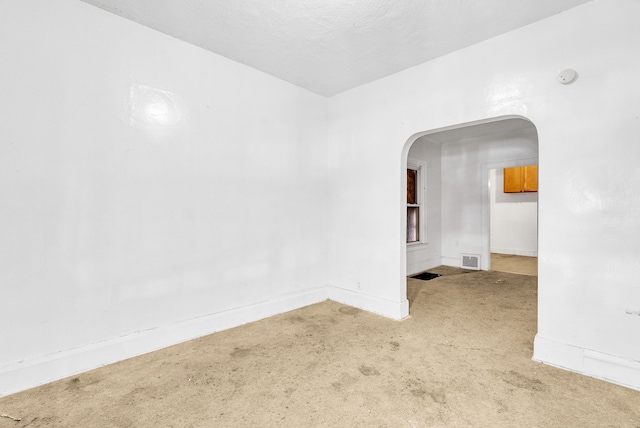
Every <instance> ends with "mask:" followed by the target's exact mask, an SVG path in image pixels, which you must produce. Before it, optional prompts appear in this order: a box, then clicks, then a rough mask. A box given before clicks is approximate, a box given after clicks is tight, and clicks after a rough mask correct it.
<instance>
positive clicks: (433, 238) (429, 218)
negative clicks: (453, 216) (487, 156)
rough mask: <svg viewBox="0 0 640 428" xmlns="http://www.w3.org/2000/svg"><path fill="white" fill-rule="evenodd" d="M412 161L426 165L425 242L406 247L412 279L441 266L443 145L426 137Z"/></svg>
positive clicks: (413, 149)
mask: <svg viewBox="0 0 640 428" xmlns="http://www.w3.org/2000/svg"><path fill="white" fill-rule="evenodd" d="M409 159H417V160H419V161H422V162H424V164H425V170H426V177H423V185H424V189H423V201H424V202H423V203H422V209H423V210H425V219H424V226H425V227H426V230H423V235H424V239H425V242H421V243H416V244H407V275H413V274H415V273H419V272H423V271H425V270H428V269H431V268H434V267H436V266H440V265H441V264H442V248H441V247H442V241H441V229H442V219H441V208H440V206H441V201H440V199H441V183H440V182H441V178H440V174H441V168H440V164H441V154H440V144H439V143H436V142H432V141H430V140H429V139H428V138H427V137H422V138H419V139H418V140H416V142H415V143H414V144H413V145H412V146H411V150H410V151H409Z"/></svg>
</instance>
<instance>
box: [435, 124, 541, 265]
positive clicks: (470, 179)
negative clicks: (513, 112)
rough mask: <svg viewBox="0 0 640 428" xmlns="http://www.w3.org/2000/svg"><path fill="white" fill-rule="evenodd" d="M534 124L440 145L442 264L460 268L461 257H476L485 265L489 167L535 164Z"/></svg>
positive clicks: (487, 257) (487, 231)
mask: <svg viewBox="0 0 640 428" xmlns="http://www.w3.org/2000/svg"><path fill="white" fill-rule="evenodd" d="M537 155H538V139H537V135H536V131H535V129H533V128H530V129H525V130H518V131H510V132H506V133H500V134H490V135H481V136H478V137H471V138H465V139H462V140H456V141H451V142H448V143H445V144H443V145H442V263H443V264H444V265H448V266H462V255H463V254H472V255H478V256H480V266H481V268H482V269H485V270H486V269H488V268H489V248H490V247H489V237H490V232H489V224H490V222H489V208H490V196H489V171H490V170H491V169H492V168H504V167H505V166H515V165H529V164H532V163H537Z"/></svg>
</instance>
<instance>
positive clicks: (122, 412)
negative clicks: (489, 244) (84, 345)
mask: <svg viewBox="0 0 640 428" xmlns="http://www.w3.org/2000/svg"><path fill="white" fill-rule="evenodd" d="M435 271H438V272H440V273H443V274H444V276H442V277H440V278H437V279H434V280H432V281H419V280H414V279H409V280H408V290H407V291H408V296H409V299H410V307H411V316H410V318H408V319H406V320H404V321H401V322H399V321H393V320H389V319H386V318H383V317H380V316H377V315H374V314H371V313H367V312H364V311H361V310H358V309H354V308H351V307H348V306H345V305H341V304H338V303H334V302H330V301H327V302H324V303H319V304H316V305H312V306H309V307H306V308H302V309H298V310H295V311H292V312H289V313H285V314H281V315H278V316H274V317H271V318H269V319H266V320H263V321H259V322H255V323H252V324H248V325H245V326H242V327H238V328H234V329H231V330H227V331H224V332H220V333H217V334H213V335H210V336H207V337H203V338H201V339H198V340H194V341H190V342H186V343H183V344H180V345H177V346H173V347H170V348H167V349H164V350H161V351H158V352H154V353H151V354H148V355H144V356H141V357H137V358H133V359H130V360H127V361H123V362H120V363H116V364H112V365H109V366H106V367H103V368H100V369H98V370H94V371H91V372H88V373H84V374H81V375H79V376H75V377H72V378H69V379H64V380H61V381H58V382H54V383H51V384H48V385H45V386H42V387H39V388H35V389H32V390H29V391H25V392H23V393H19V394H14V395H11V396H8V397H4V398H1V399H0V412H1V413H5V414H9V415H11V416H13V417H16V418H21V421H19V422H16V421H13V420H10V419H8V418H0V428H5V427H7V428H9V427H10V428H13V427H16V428H17V427H27V426H28V427H83V428H86V427H140V428H145V427H154V428H158V427H394V428H395V427H408V428H411V427H580V428H584V427H629V428H639V427H640V392H638V391H633V390H630V389H627V388H623V387H621V386H617V385H613V384H610V383H607V382H604V381H601V380H596V379H592V378H589V377H585V376H581V375H578V374H575V373H571V372H567V371H564V370H560V369H557V368H553V367H549V366H546V365H543V364H540V363H536V362H533V361H532V360H531V355H532V346H533V345H532V344H533V338H534V335H535V333H536V300H537V298H536V290H537V286H536V277H535V276H526V275H516V274H509V273H502V272H469V271H462V270H460V269H455V268H444V267H443V268H440V269H439V270H438V269H436V270H435Z"/></svg>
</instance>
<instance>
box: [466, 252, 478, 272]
mask: <svg viewBox="0 0 640 428" xmlns="http://www.w3.org/2000/svg"><path fill="white" fill-rule="evenodd" d="M462 267H463V268H466V269H480V255H479V254H463V255H462Z"/></svg>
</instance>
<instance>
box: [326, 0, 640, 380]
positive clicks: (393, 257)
mask: <svg viewBox="0 0 640 428" xmlns="http://www.w3.org/2000/svg"><path fill="white" fill-rule="evenodd" d="M638 16H640V2H637V1H635V0H607V1H604V0H596V1H593V2H590V3H587V4H585V5H583V6H580V7H577V8H574V9H571V10H569V11H567V12H565V13H562V14H559V15H556V16H554V17H551V18H548V19H546V20H543V21H540V22H538V23H535V24H532V25H529V26H527V27H524V28H522V29H519V30H517V31H513V32H511V33H507V34H505V35H502V36H499V37H496V38H494V39H491V40H488V41H486V42H483V43H480V44H477V45H474V46H471V47H469V48H466V49H463V50H460V51H457V52H455V53H453V54H450V55H447V56H444V57H441V58H438V59H436V60H433V61H430V62H427V63H425V64H422V65H419V66H416V67H414V68H411V69H408V70H405V71H403V72H400V73H397V74H394V75H392V76H389V77H387V78H384V79H381V80H378V81H376V82H373V83H371V84H368V85H364V86H361V87H358V88H355V89H353V90H351V91H348V92H345V93H343V94H340V95H337V96H334V97H332V98H331V99H330V100H329V140H328V141H329V186H330V187H329V206H330V213H329V221H330V227H329V230H330V240H331V241H330V252H329V254H330V256H329V260H330V271H329V282H330V284H332V286H333V287H334V288H335V289H337V290H339V293H340V294H341V296H348V297H349V300H350V301H351V302H353V303H355V304H356V305H359V306H360V307H364V308H366V309H370V310H376V311H379V312H382V313H385V314H388V315H391V316H397V317H398V318H401V317H402V316H406V314H407V311H408V308H407V305H406V286H405V273H406V243H405V242H404V241H405V236H404V234H405V225H404V222H405V220H404V215H405V214H404V210H405V208H404V203H403V199H404V197H405V195H404V189H405V182H404V181H405V178H404V177H405V174H404V170H405V167H406V157H407V152H408V148H409V145H410V144H412V143H413V141H414V139H415V138H416V137H418V136H420V135H421V134H422V133H423V132H425V131H429V130H434V129H441V128H446V127H450V126H454V125H457V124H463V123H469V122H474V121H482V120H487V119H490V118H495V117H500V116H505V115H521V116H525V117H527V118H528V119H530V120H531V121H532V122H533V123H534V124H535V126H536V128H537V131H538V139H539V162H540V170H539V188H540V194H539V249H538V251H539V254H538V255H539V278H538V279H539V305H538V307H539V320H538V329H539V330H538V335H537V337H536V342H535V355H534V358H535V359H537V360H541V361H544V362H547V363H549V364H554V365H558V366H561V367H565V368H569V369H571V370H575V371H578V372H582V373H587V374H590V375H592V376H597V377H602V378H607V379H610V380H613V381H615V382H618V383H622V384H625V385H628V386H632V387H634V388H640V363H639V362H640V341H638V340H637V338H638V337H639V335H640V316H638V314H639V313H640V306H639V305H640V304H639V303H638V302H640V287H638V286H637V285H636V281H635V280H634V278H637V277H638V276H640V263H639V262H638V260H637V257H636V254H638V252H639V251H640V244H639V243H638V240H636V239H630V237H635V236H640V222H638V221H637V218H638V213H639V212H640V196H638V193H637V192H636V189H637V188H640V175H638V174H637V172H636V170H637V168H636V167H635V164H636V163H637V159H639V158H640V145H638V144H637V136H638V135H640V119H639V118H640V106H639V104H638V102H637V98H638V97H637V94H638V93H640V81H639V80H638V79H636V76H638V75H640V57H639V56H638V55H637V54H636V53H637V52H639V51H640V26H638V25H637V22H636V21H637V17H638ZM559 41H561V42H559ZM566 68H574V69H576V70H577V72H578V74H579V77H578V79H577V81H575V82H574V83H573V84H570V85H561V84H559V83H558V82H557V80H556V77H557V75H558V73H559V72H560V71H561V70H563V69H566ZM460 156H465V155H464V154H463V153H461V154H460ZM358 166H360V167H361V168H358ZM442 167H443V170H445V154H444V152H443V165H442ZM444 185H445V183H444V180H443V186H444ZM443 195H444V192H443ZM443 205H444V196H443ZM464 209H474V208H473V206H471V207H469V208H467V206H465V207H464ZM354 213H362V215H354ZM443 220H444V218H443ZM444 228H445V225H444V222H443V230H444ZM444 239H445V238H444V233H443V253H445V251H447V252H448V251H449V250H450V248H451V243H448V244H446V243H445V242H444ZM445 245H446V246H447V247H446V249H445ZM473 245H476V244H473Z"/></svg>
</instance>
